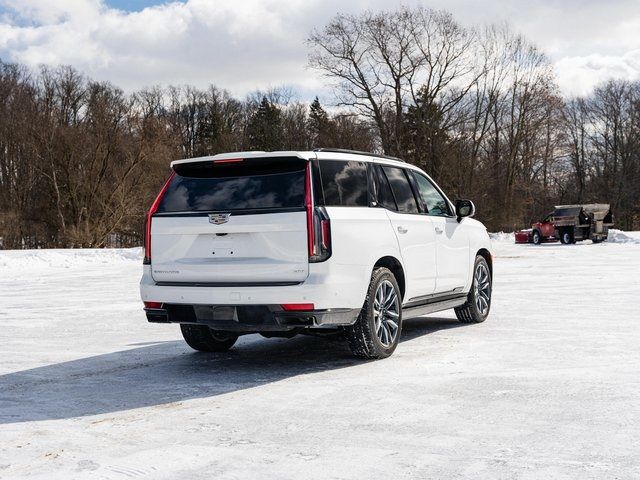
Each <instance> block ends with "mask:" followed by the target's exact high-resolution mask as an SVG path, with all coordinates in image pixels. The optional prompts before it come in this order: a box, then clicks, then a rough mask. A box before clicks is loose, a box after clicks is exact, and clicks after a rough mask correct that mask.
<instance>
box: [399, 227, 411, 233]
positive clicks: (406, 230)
mask: <svg viewBox="0 0 640 480" xmlns="http://www.w3.org/2000/svg"><path fill="white" fill-rule="evenodd" d="M408 231H409V230H408V229H406V228H404V227H398V233H407V232H408Z"/></svg>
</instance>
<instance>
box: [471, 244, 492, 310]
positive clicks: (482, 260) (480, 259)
mask: <svg viewBox="0 0 640 480" xmlns="http://www.w3.org/2000/svg"><path fill="white" fill-rule="evenodd" d="M480 263H483V264H484V266H485V268H486V269H487V272H488V274H489V287H490V288H489V308H488V310H487V313H486V314H484V315H482V313H481V312H480V310H478V307H477V306H476V299H475V295H476V289H475V285H476V268H478V264H480ZM492 299H493V276H492V275H491V269H490V268H489V264H488V263H487V261H486V260H485V258H484V257H483V256H481V255H478V256H477V257H476V261H475V262H474V264H473V283H472V285H471V308H472V309H473V312H474V314H475V317H476V319H477V320H476V321H479V322H484V321H485V320H486V319H487V317H488V316H489V313H491V301H492Z"/></svg>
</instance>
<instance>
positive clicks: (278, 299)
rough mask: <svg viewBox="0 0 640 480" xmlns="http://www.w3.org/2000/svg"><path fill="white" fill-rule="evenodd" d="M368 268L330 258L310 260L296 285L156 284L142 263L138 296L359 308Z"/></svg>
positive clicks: (171, 301)
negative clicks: (341, 263) (306, 274)
mask: <svg viewBox="0 0 640 480" xmlns="http://www.w3.org/2000/svg"><path fill="white" fill-rule="evenodd" d="M370 277H371V270H370V269H368V268H367V267H364V266H359V265H340V264H335V263H334V262H332V261H331V260H329V261H327V262H322V263H315V264H310V273H309V276H308V277H307V279H306V280H305V281H304V282H303V283H299V284H296V285H257V284H255V285H235V286H233V285H217V286H212V285H179V284H173V285H166V284H164V285H163V284H158V283H157V282H155V281H154V279H153V277H152V276H151V269H150V268H149V265H144V268H143V275H142V279H141V280H140V297H141V299H142V300H143V301H145V302H160V303H165V304H181V305H238V306H241V305H242V306H250V305H283V304H287V303H313V304H314V305H315V308H316V309H318V310H329V309H336V308H337V309H344V308H347V309H356V308H357V309H360V308H362V304H363V303H364V298H365V295H366V290H367V287H368V286H369V279H370Z"/></svg>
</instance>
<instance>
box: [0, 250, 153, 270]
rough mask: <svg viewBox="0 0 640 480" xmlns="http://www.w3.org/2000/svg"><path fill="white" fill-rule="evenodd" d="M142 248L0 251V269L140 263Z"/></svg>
mask: <svg viewBox="0 0 640 480" xmlns="http://www.w3.org/2000/svg"><path fill="white" fill-rule="evenodd" d="M142 255H143V252H142V248H141V247H136V248H84V249H79V248H70V249H42V250H0V268H2V269H5V268H6V269H11V270H23V269H38V268H42V267H50V268H71V267H76V266H83V265H96V264H114V263H121V262H141V261H142Z"/></svg>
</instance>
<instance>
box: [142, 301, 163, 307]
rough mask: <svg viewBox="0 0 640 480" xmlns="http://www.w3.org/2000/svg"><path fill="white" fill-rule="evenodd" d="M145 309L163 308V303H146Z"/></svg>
mask: <svg viewBox="0 0 640 480" xmlns="http://www.w3.org/2000/svg"><path fill="white" fill-rule="evenodd" d="M144 306H145V308H162V302H144Z"/></svg>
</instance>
